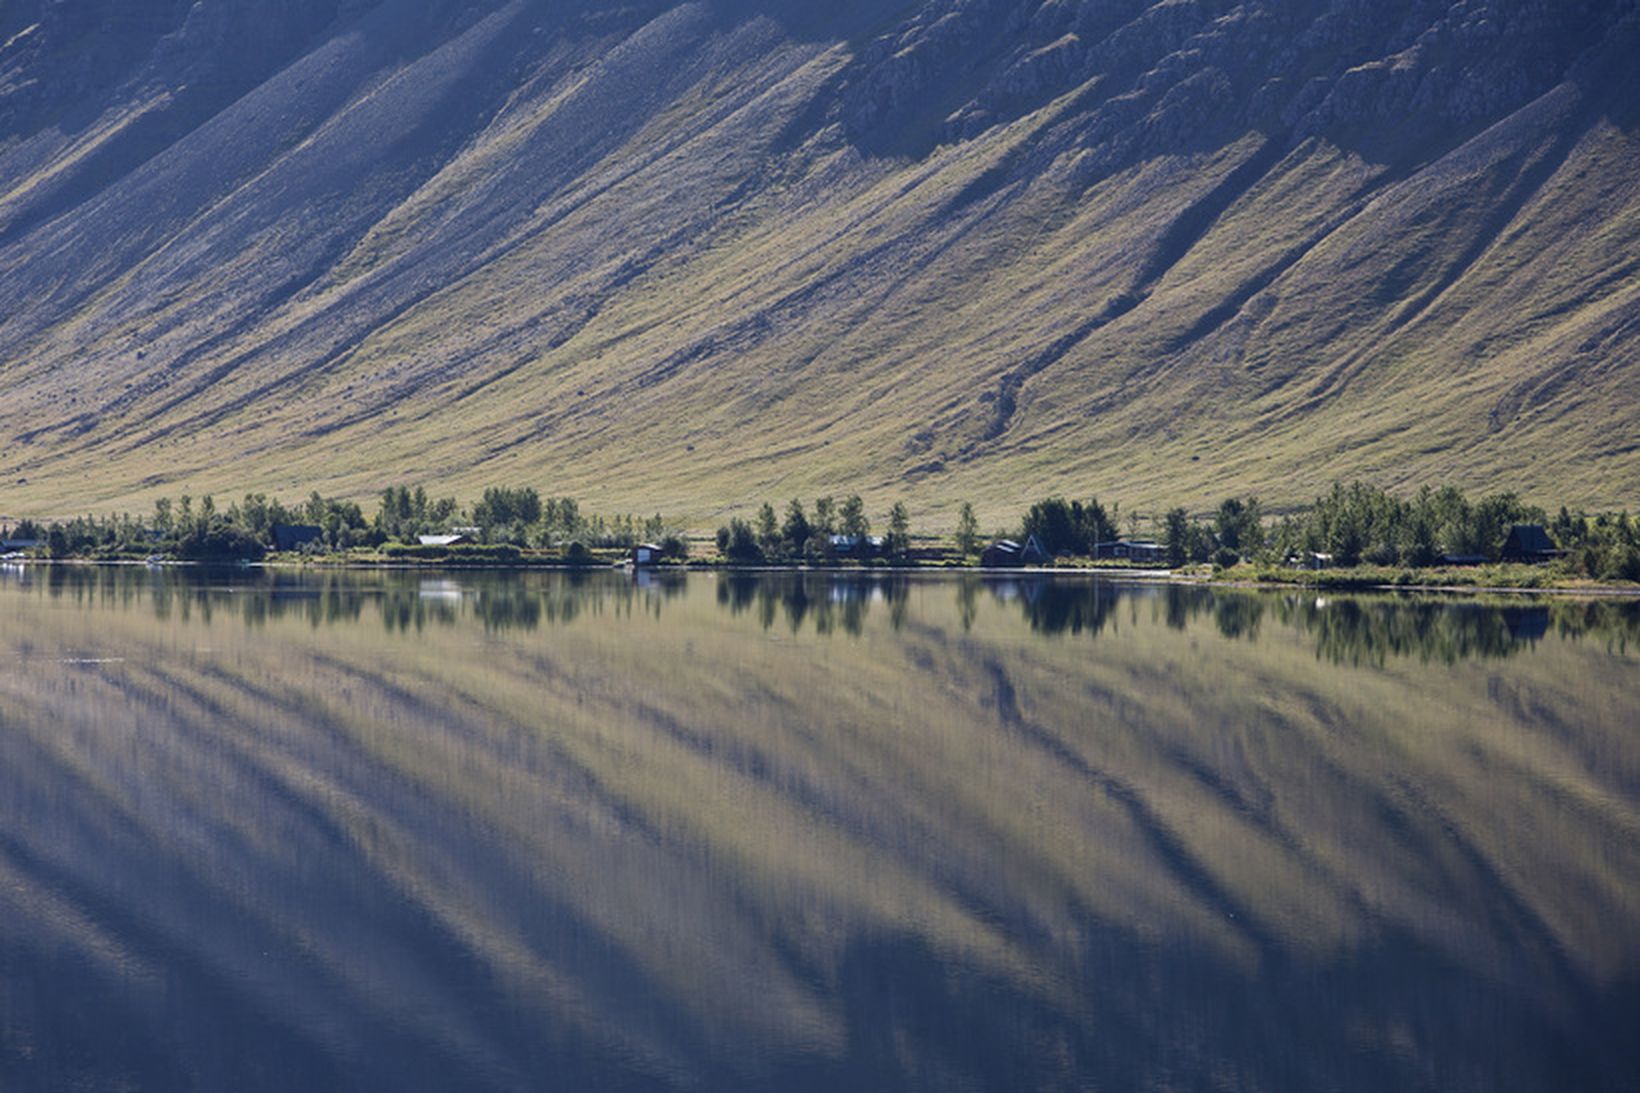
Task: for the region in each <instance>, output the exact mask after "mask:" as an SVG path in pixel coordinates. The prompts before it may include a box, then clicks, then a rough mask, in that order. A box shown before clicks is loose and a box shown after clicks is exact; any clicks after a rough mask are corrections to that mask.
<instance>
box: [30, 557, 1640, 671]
mask: <svg viewBox="0 0 1640 1093" xmlns="http://www.w3.org/2000/svg"><path fill="white" fill-rule="evenodd" d="M7 579H8V580H12V581H16V582H17V583H18V584H20V585H22V586H23V587H26V588H32V589H34V590H35V591H36V592H38V593H41V594H44V595H47V596H49V597H51V598H52V599H63V600H67V601H71V602H74V603H76V604H80V605H83V606H87V607H89V606H95V605H101V606H118V607H122V608H130V607H132V606H134V605H137V604H140V603H143V602H145V601H146V603H147V604H148V605H149V607H150V609H151V610H152V611H153V613H154V615H155V617H156V618H158V619H161V620H168V619H172V618H175V619H178V620H180V621H183V622H188V621H192V620H194V619H198V620H200V621H203V622H206V623H209V622H211V621H212V620H213V619H214V618H215V617H216V616H218V615H219V614H220V615H222V616H223V617H226V618H233V619H239V620H242V621H243V622H244V623H245V624H246V625H248V626H253V627H255V626H263V625H266V624H268V623H270V622H277V621H280V620H285V619H292V618H294V619H300V620H303V621H306V622H307V623H308V624H309V625H311V626H314V627H318V626H324V625H332V624H336V623H352V622H357V621H359V620H360V619H361V618H362V617H363V616H364V614H365V611H366V608H367V605H369V604H371V603H374V604H376V605H377V610H378V611H379V612H380V614H381V619H382V624H383V626H384V627H386V628H387V629H388V630H390V631H400V632H403V631H410V630H421V629H423V628H425V627H428V626H455V625H458V624H459V623H461V621H462V620H463V619H468V618H473V619H477V620H478V621H479V622H480V623H481V624H482V625H483V626H484V627H485V628H486V629H488V630H494V631H502V630H534V629H537V628H539V627H540V626H543V625H547V626H556V625H564V624H569V623H572V622H575V621H576V620H578V619H580V618H582V617H583V616H587V615H598V614H601V613H604V612H610V613H613V614H615V615H617V616H622V615H632V614H634V613H636V612H640V611H641V612H644V613H646V614H649V615H651V616H653V617H656V618H658V617H660V615H661V612H662V609H663V607H664V605H665V604H666V603H667V602H668V601H670V600H673V599H675V598H677V597H679V596H682V595H684V594H686V592H687V591H688V588H689V585H690V581H691V577H690V576H689V575H688V574H686V573H651V572H640V573H638V574H633V575H626V574H619V573H612V572H605V571H597V572H587V571H574V572H560V573H517V572H505V571H499V572H494V573H485V572H478V573H475V572H463V573H460V574H452V573H441V572H439V571H436V570H415V571H395V572H381V571H357V570H333V571H322V570H321V571H313V570H306V571H288V570H286V571H281V570H261V569H230V570H211V569H206V568H187V569H183V568H170V567H167V568H163V569H145V568H143V567H140V566H49V567H41V568H39V569H34V570H28V571H24V572H23V573H22V574H21V575H20V576H19V575H12V576H9V577H8V578H7ZM693 580H694V581H695V582H696V587H697V588H698V587H699V582H700V580H701V578H700V577H699V576H696V577H694V578H693ZM951 584H952V586H953V588H954V591H955V597H956V604H957V611H958V617H959V619H960V620H961V625H962V626H963V629H964V630H965V631H967V630H969V629H971V628H972V627H973V625H974V622H975V619H976V618H977V616H978V613H979V594H980V592H981V591H982V590H983V591H984V592H986V593H988V594H989V597H990V599H991V600H992V601H993V602H995V603H997V604H1000V605H1003V606H1005V607H1006V608H1008V609H1010V610H1012V609H1017V610H1019V611H1020V613H1021V614H1022V615H1023V617H1024V619H1025V621H1026V622H1027V623H1028V624H1029V625H1030V627H1031V629H1032V630H1033V631H1034V632H1036V633H1041V634H1055V635H1057V634H1071V635H1080V634H1087V635H1089V636H1098V635H1100V634H1102V633H1104V631H1105V630H1106V628H1107V627H1109V626H1112V625H1113V624H1114V622H1115V621H1116V619H1117V617H1118V616H1117V612H1118V610H1119V609H1120V608H1121V607H1122V605H1123V604H1124V602H1126V603H1127V604H1128V606H1129V607H1130V608H1131V607H1134V606H1137V605H1139V604H1141V603H1143V604H1148V605H1149V606H1150V607H1151V611H1150V612H1147V614H1148V615H1150V617H1152V618H1154V619H1156V620H1157V621H1159V622H1161V623H1162V624H1163V625H1165V626H1167V627H1169V628H1171V629H1174V630H1181V631H1182V630H1184V629H1185V628H1186V627H1188V626H1190V625H1191V624H1192V623H1193V622H1195V621H1196V620H1198V619H1203V618H1206V619H1210V620H1211V622H1212V624H1213V626H1214V628H1215V629H1216V630H1217V631H1218V632H1219V633H1220V634H1221V635H1223V636H1224V637H1226V638H1230V639H1245V640H1248V641H1257V640H1258V639H1259V637H1260V635H1261V627H1262V625H1263V624H1264V623H1265V622H1266V621H1267V620H1270V619H1274V620H1276V621H1277V622H1278V623H1279V624H1280V625H1281V626H1283V627H1287V628H1290V629H1293V630H1296V631H1298V632H1299V633H1301V634H1304V635H1306V636H1309V637H1311V638H1313V640H1314V642H1315V647H1316V653H1317V655H1318V656H1320V657H1321V658H1323V659H1325V660H1328V661H1331V662H1333V663H1338V664H1383V663H1385V662H1387V661H1388V660H1390V659H1392V658H1402V657H1417V658H1419V659H1421V660H1423V661H1426V662H1435V663H1446V664H1451V663H1455V662H1457V661H1459V660H1465V659H1469V658H1475V657H1483V658H1502V657H1509V656H1513V655H1514V654H1516V653H1518V652H1520V651H1521V650H1522V649H1526V648H1530V647H1531V646H1532V645H1534V644H1535V643H1536V642H1537V641H1539V640H1541V639H1542V638H1544V637H1546V636H1547V635H1549V634H1550V633H1554V634H1555V635H1556V636H1558V637H1560V638H1563V639H1566V640H1574V641H1575V640H1594V641H1600V642H1602V643H1603V644H1604V645H1605V646H1606V648H1607V649H1608V650H1610V651H1611V652H1613V653H1625V652H1627V651H1628V650H1630V649H1631V648H1635V647H1640V599H1601V600H1565V599H1557V600H1552V601H1547V602H1536V603H1533V602H1521V601H1514V602H1503V603H1497V602H1485V601H1476V600H1471V599H1454V598H1444V599H1443V598H1435V597H1429V596H1410V595H1394V594H1383V595H1357V596H1316V595H1314V594H1311V593H1306V594H1298V593H1295V592H1291V591H1285V592H1262V591H1247V590H1240V589H1220V588H1204V587H1200V586H1193V585H1175V584H1157V583H1147V584H1136V583H1128V584H1120V583H1113V582H1110V581H1106V580H1100V579H1077V578H1071V579H1066V578H1065V577H1064V576H1049V575H1040V576H1017V575H1010V576H1006V577H996V576H988V575H980V574H974V573H968V574H963V575H961V576H959V577H957V578H955V579H954V580H953V581H952V582H951ZM911 585H912V579H911V577H910V576H908V575H907V574H905V573H902V572H887V573H836V572H809V573H790V572H783V573H777V572H768V573H729V574H723V575H720V576H718V577H717V578H716V579H715V586H716V587H715V595H716V599H717V603H718V604H719V606H720V607H723V608H724V609H726V610H728V611H729V612H730V613H731V614H734V615H741V614H745V613H747V612H751V613H752V614H753V616H754V618H755V620H756V623H757V625H759V626H761V627H762V628H763V629H765V630H767V629H770V628H772V627H773V626H774V625H775V623H776V622H777V621H779V620H784V622H785V625H786V626H787V627H788V628H789V629H790V630H791V631H792V632H793V633H797V632H799V631H800V630H802V629H803V628H804V627H805V626H812V627H813V629H814V632H815V633H818V634H833V633H842V634H846V635H851V636H853V635H858V634H860V633H862V632H863V629H864V626H865V622H866V620H867V619H868V618H869V617H870V615H871V612H872V611H873V610H874V609H875V608H876V607H878V606H884V607H886V608H887V612H888V614H887V618H888V622H889V625H890V626H891V627H893V628H895V629H899V628H900V627H902V626H903V625H904V624H905V622H906V620H907V618H908V617H909V615H910V590H911ZM932 587H939V586H938V585H935V586H932Z"/></svg>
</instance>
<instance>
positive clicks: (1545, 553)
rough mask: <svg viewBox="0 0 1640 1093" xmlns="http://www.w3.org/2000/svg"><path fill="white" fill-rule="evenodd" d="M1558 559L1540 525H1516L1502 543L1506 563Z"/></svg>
mask: <svg viewBox="0 0 1640 1093" xmlns="http://www.w3.org/2000/svg"><path fill="white" fill-rule="evenodd" d="M1558 557H1560V551H1558V550H1556V549H1555V544H1554V541H1553V540H1551V539H1550V538H1549V533H1548V532H1547V531H1544V530H1543V525H1542V524H1516V525H1515V526H1514V527H1512V528H1510V529H1509V537H1508V538H1507V539H1505V540H1504V541H1503V560H1504V561H1506V562H1548V561H1553V560H1554V559H1556V558H1558Z"/></svg>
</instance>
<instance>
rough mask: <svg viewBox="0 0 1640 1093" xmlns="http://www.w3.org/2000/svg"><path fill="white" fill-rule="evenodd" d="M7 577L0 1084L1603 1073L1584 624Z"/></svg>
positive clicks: (1613, 868)
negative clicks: (1430, 632) (1417, 624)
mask: <svg viewBox="0 0 1640 1093" xmlns="http://www.w3.org/2000/svg"><path fill="white" fill-rule="evenodd" d="M31 580H32V581H33V582H34V583H33V584H32V585H31V586H30V587H28V588H19V587H18V586H17V585H16V583H15V582H12V583H10V584H0V607H3V610H4V612H5V618H6V619H7V620H8V622H7V625H6V627H5V628H4V631H3V636H0V657H3V658H5V659H6V660H7V661H8V662H9V663H11V664H12V665H13V666H14V670H11V671H7V672H5V673H4V674H0V972H3V975H0V983H3V985H0V991H3V992H4V993H3V995H0V1079H5V1081H4V1084H5V1085H6V1086H7V1088H11V1087H13V1086H16V1087H20V1088H28V1087H29V1086H30V1085H38V1086H44V1087H62V1086H66V1085H73V1084H80V1085H90V1086H93V1087H106V1086H112V1085H117V1084H120V1083H121V1082H128V1083H130V1084H139V1085H148V1086H151V1087H182V1086H187V1085H194V1086H203V1087H218V1088H227V1087H236V1088H247V1087H255V1086H258V1085H261V1086H263V1087H269V1088H275V1087H283V1088H294V1087H298V1086H301V1087H316V1086H324V1085H335V1084H351V1085H367V1086H373V1087H394V1088H452V1087H471V1086H473V1085H484V1086H501V1087H507V1086H513V1087H517V1086H521V1085H532V1084H539V1080H540V1079H541V1077H542V1076H543V1075H550V1076H551V1077H552V1078H554V1079H555V1080H557V1081H559V1082H561V1083H563V1084H565V1085H566V1086H570V1087H574V1086H582V1087H586V1086H593V1085H596V1086H600V1087H610V1086H615V1087H621V1086H626V1087H643V1086H646V1085H693V1086H695V1087H699V1088H737V1087H747V1086H751V1087H762V1088H769V1087H780V1088H845V1087H849V1088H875V1089H881V1088H896V1087H907V1086H917V1087H924V1088H958V1087H962V1086H964V1085H971V1086H978V1087H983V1088H1032V1087H1039V1088H1063V1087H1076V1086H1079V1085H1087V1084H1092V1085H1101V1086H1105V1087H1111V1088H1132V1087H1140V1086H1144V1085H1147V1084H1148V1085H1152V1086H1178V1087H1184V1088H1196V1087H1203V1086H1206V1085H1208V1084H1210V1083H1209V1080H1208V1078H1207V1077H1206V1076H1208V1075H1211V1076H1213V1079H1212V1080H1213V1083H1216V1084H1218V1085H1222V1086H1226V1087H1232V1088H1237V1087H1240V1088H1278V1089H1279V1088H1288V1089H1309V1088H1337V1089H1362V1090H1366V1089H1373V1090H1377V1089H1385V1088H1437V1087H1438V1088H1447V1089H1452V1088H1477V1089H1478V1088H1589V1089H1598V1088H1603V1087H1621V1084H1622V1082H1623V1081H1625V1080H1626V1078H1627V1076H1628V1075H1632V1074H1633V1073H1635V1072H1636V1070H1635V1067H1636V1065H1637V1063H1640V1059H1637V1058H1636V1055H1635V1051H1636V1049H1635V1047H1634V1046H1633V1045H1632V1044H1631V1043H1630V1041H1629V1039H1628V1037H1629V1033H1630V1030H1631V1028H1632V1025H1633V1023H1634V1017H1635V1016H1636V1014H1637V1012H1640V1009H1637V1007H1640V931H1637V927H1636V923H1637V922H1640V839H1637V838H1636V836H1637V834H1640V815H1637V801H1640V741H1637V740H1636V739H1635V737H1634V733H1633V728H1632V727H1633V725H1635V724H1636V723H1640V696H1637V695H1636V693H1635V689H1634V687H1633V686H1632V679H1633V668H1634V662H1633V656H1632V654H1630V653H1628V652H1627V651H1626V650H1625V648H1624V646H1623V642H1624V641H1626V640H1627V638H1626V635H1627V634H1630V633H1632V624H1633V613H1632V609H1631V608H1629V607H1626V606H1624V605H1617V604H1603V605H1591V606H1590V607H1589V608H1585V607H1584V606H1583V605H1569V604H1554V605H1549V608H1548V610H1549V625H1548V626H1547V628H1545V629H1542V630H1541V631H1540V630H1539V625H1538V621H1531V622H1530V623H1529V624H1528V625H1527V627H1526V629H1525V631H1523V633H1522V637H1523V638H1524V639H1525V640H1526V641H1527V644H1525V645H1521V644H1520V643H1519V641H1520V639H1517V637H1516V636H1515V634H1514V632H1512V631H1510V629H1509V627H1508V624H1507V621H1506V620H1507V619H1508V618H1509V617H1510V616H1508V615H1507V614H1503V615H1499V614H1498V613H1497V612H1496V611H1493V610H1492V609H1486V610H1487V611H1491V614H1490V615H1486V618H1488V619H1490V620H1491V621H1483V622H1477V621H1475V619H1474V618H1472V617H1471V615H1472V614H1473V612H1467V613H1466V611H1465V610H1459V611H1457V612H1451V611H1447V610H1446V608H1447V607H1448V606H1450V605H1444V604H1437V605H1435V606H1436V607H1439V608H1441V610H1440V611H1438V612H1436V613H1435V614H1434V615H1432V616H1430V619H1429V621H1431V622H1432V623H1433V624H1435V625H1450V626H1452V627H1453V630H1452V633H1453V634H1456V635H1461V637H1460V638H1458V639H1452V640H1448V639H1442V642H1441V643H1439V644H1437V645H1434V646H1432V648H1436V649H1455V650H1461V651H1462V653H1461V655H1459V656H1457V657H1456V658H1455V659H1450V660H1449V659H1447V657H1446V655H1445V654H1443V653H1439V652H1437V653H1434V654H1431V655H1427V656H1426V655H1423V654H1422V653H1421V652H1419V650H1418V648H1417V647H1416V646H1408V645H1405V644H1404V643H1403V644H1397V643H1398V642H1403V639H1402V638H1401V637H1398V636H1397V635H1400V634H1402V633H1404V632H1408V629H1407V628H1408V627H1409V626H1410V625H1411V624H1409V623H1403V622H1402V621H1401V619H1402V618H1412V619H1417V618H1418V617H1419V616H1418V614H1417V612H1413V613H1412V614H1411V615H1406V614H1404V613H1403V612H1399V611H1398V610H1397V609H1399V608H1405V607H1407V606H1408V604H1406V603H1403V602H1401V601H1397V600H1390V599H1385V600H1382V601H1380V600H1376V599H1366V600H1359V601H1336V600H1335V601H1332V602H1329V603H1325V604H1318V603H1316V602H1315V600H1314V599H1313V598H1311V599H1307V600H1306V599H1303V598H1299V597H1287V596H1282V595H1275V596H1259V595H1251V594H1241V593H1222V592H1217V591H1214V590H1206V589H1195V588H1179V587H1168V586H1145V587H1137V588H1132V587H1121V586H1113V585H1108V584H1100V583H1093V582H1089V583H1086V584H1080V585H1077V584H1073V585H1071V586H1069V587H1068V588H1059V587H1056V586H1053V585H1047V584H1044V583H1043V582H1035V581H1033V582H1014V583H1009V582H1001V583H994V582H987V581H983V580H978V579H970V580H960V581H955V582H953V581H927V580H919V579H909V578H906V577H905V576H903V575H888V576H884V577H881V578H873V579H870V580H865V581H858V580H855V581H838V580H834V579H831V578H829V577H826V576H822V575H807V576H805V577H803V578H801V579H790V578H786V577H784V576H783V575H768V576H753V577H745V578H742V577H736V578H733V579H730V578H726V577H721V576H720V577H718V578H715V579H707V580H702V579H700V578H692V579H689V580H683V581H680V580H678V579H676V578H667V579H663V580H660V581H653V580H651V581H649V582H647V584H645V585H640V584H638V583H636V582H633V581H632V580H630V579H629V578H626V577H621V576H617V575H605V574H599V575H583V576H581V577H579V578H573V579H571V578H560V577H551V578H539V579H537V578H534V577H532V578H530V579H523V580H511V581H510V580H507V579H504V578H501V577H499V576H497V577H495V578H493V579H492V578H491V577H489V576H486V575H468V574H462V575H460V576H454V577H452V576H448V575H440V576H429V575H423V574H409V575H403V576H389V577H381V576H379V575H349V574H326V575H320V576H318V577H317V578H310V577H305V578H301V579H291V580H287V579H285V578H284V577H283V576H280V577H277V578H273V579H271V580H270V579H267V578H264V577H258V576H252V577H249V578H245V577H242V576H236V577H232V578H223V579H221V580H217V581H215V583H211V582H207V583H205V584H199V583H197V582H188V581H181V580H172V579H166V578H163V577H159V578H156V577H154V576H151V575H149V574H145V573H143V572H141V571H132V572H129V573H124V574H121V575H118V576H116V577H113V578H110V577H106V576H104V575H102V574H78V575H70V576H66V577H64V578H63V579H61V580H58V579H55V575H53V579H50V580H47V579H45V578H44V577H43V576H42V577H37V578H31ZM1341 602H1351V603H1353V604H1354V608H1353V609H1352V610H1351V611H1348V612H1339V611H1335V608H1336V607H1337V606H1338V605H1339V604H1340V603H1341ZM1411 606H1413V607H1419V606H1420V605H1419V604H1416V603H1415V604H1412V605H1411ZM1380 607H1382V610H1380ZM1596 607H1598V608H1599V610H1594V608H1596ZM1483 614H1484V612H1483ZM1449 615H1455V616H1456V621H1454V622H1452V623H1445V622H1442V621H1441V620H1443V619H1445V618H1447V617H1448V616H1449ZM1335 618H1336V619H1338V620H1340V621H1338V622H1334V621H1333V620H1334V619H1335ZM1534 618H1535V617H1534ZM1499 619H1502V620H1505V621H1501V622H1500V621H1497V620H1499ZM225 620H234V623H235V624H233V625H223V623H224V621H225ZM244 622H250V623H252V624H253V625H243V623H244ZM383 622H385V623H386V625H385V626H384V625H382V624H383ZM748 623H752V625H748ZM1500 627H1501V629H1500ZM1625 627H1629V628H1630V629H1625ZM1078 633H1080V634H1082V635H1089V634H1097V635H1099V636H1100V640H1099V641H1097V642H1091V643H1090V642H1088V641H1071V640H1062V639H1059V638H1057V637H1056V636H1057V635H1074V634H1078ZM1334 633H1337V634H1340V635H1346V636H1349V635H1357V634H1364V635H1366V636H1365V637H1355V636H1349V638H1348V640H1347V641H1346V640H1344V638H1343V637H1339V638H1333V637H1329V636H1328V635H1330V634H1334ZM1500 633H1504V634H1509V635H1510V641H1512V642H1515V643H1516V644H1514V645H1511V646H1509V647H1508V648H1513V649H1524V650H1526V652H1525V653H1523V654H1522V655H1516V656H1512V657H1510V658H1509V659H1508V660H1507V661H1499V660H1495V659H1487V658H1490V656H1491V650H1492V649H1493V647H1496V648H1497V649H1499V650H1502V649H1504V647H1503V646H1502V645H1501V644H1499V643H1500V642H1501V640H1502V639H1501V638H1500V637H1499V636H1498V635H1499V634H1500ZM1533 634H1539V636H1537V637H1536V638H1535V640H1534V639H1533ZM837 635H847V636H848V640H836V636H837ZM1225 635H1229V636H1232V637H1236V638H1237V640H1233V641H1225V640H1221V639H1222V637H1223V636H1225ZM1462 635H1467V636H1462ZM1475 635H1483V636H1475ZM1251 638H1256V640H1246V639H1251ZM1573 638H1578V639H1590V640H1571V639H1573ZM1333 641H1337V642H1339V643H1340V644H1338V645H1337V646H1336V648H1339V649H1342V650H1351V649H1356V648H1361V649H1365V650H1366V651H1367V653H1366V655H1359V656H1357V655H1342V656H1335V655H1333V654H1331V653H1330V652H1328V650H1329V649H1330V648H1333V646H1330V645H1328V644H1327V643H1328V642H1333ZM1489 642H1490V643H1492V644H1491V645H1488V644H1487V643H1489ZM1318 647H1320V648H1321V649H1322V652H1323V656H1322V657H1321V658H1319V659H1318V657H1317V649H1318ZM1380 651H1382V652H1380ZM1402 653H1418V655H1401V654H1402ZM1386 654H1387V655H1386ZM1481 654H1485V657H1484V658H1483V657H1482V655H1481ZM109 1030H118V1031H117V1032H112V1031H109ZM247 1075H251V1076H252V1078H251V1079H250V1080H247V1078H246V1076H247ZM256 1075H260V1076H261V1080H256V1078H255V1076H256ZM134 1079H140V1080H134Z"/></svg>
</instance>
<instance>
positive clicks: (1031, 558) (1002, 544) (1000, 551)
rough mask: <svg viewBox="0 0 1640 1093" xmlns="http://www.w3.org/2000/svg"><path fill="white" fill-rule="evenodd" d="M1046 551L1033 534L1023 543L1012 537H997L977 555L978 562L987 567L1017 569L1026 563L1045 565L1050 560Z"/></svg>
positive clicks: (1026, 564)
mask: <svg viewBox="0 0 1640 1093" xmlns="http://www.w3.org/2000/svg"><path fill="white" fill-rule="evenodd" d="M1051 560H1052V559H1050V558H1049V557H1048V552H1047V551H1045V550H1043V549H1042V544H1041V543H1040V542H1038V541H1037V538H1036V536H1035V535H1032V536H1031V537H1030V538H1028V539H1026V540H1025V541H1024V542H1023V543H1016V542H1015V541H1014V540H1012V539H998V540H997V541H996V542H994V543H992V544H991V545H990V546H988V547H986V548H985V550H984V552H983V553H981V554H980V556H979V564H980V565H982V566H985V567H986V568H988V569H1017V568H1019V567H1021V566H1028V565H1047V564H1048V562H1049V561H1051Z"/></svg>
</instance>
